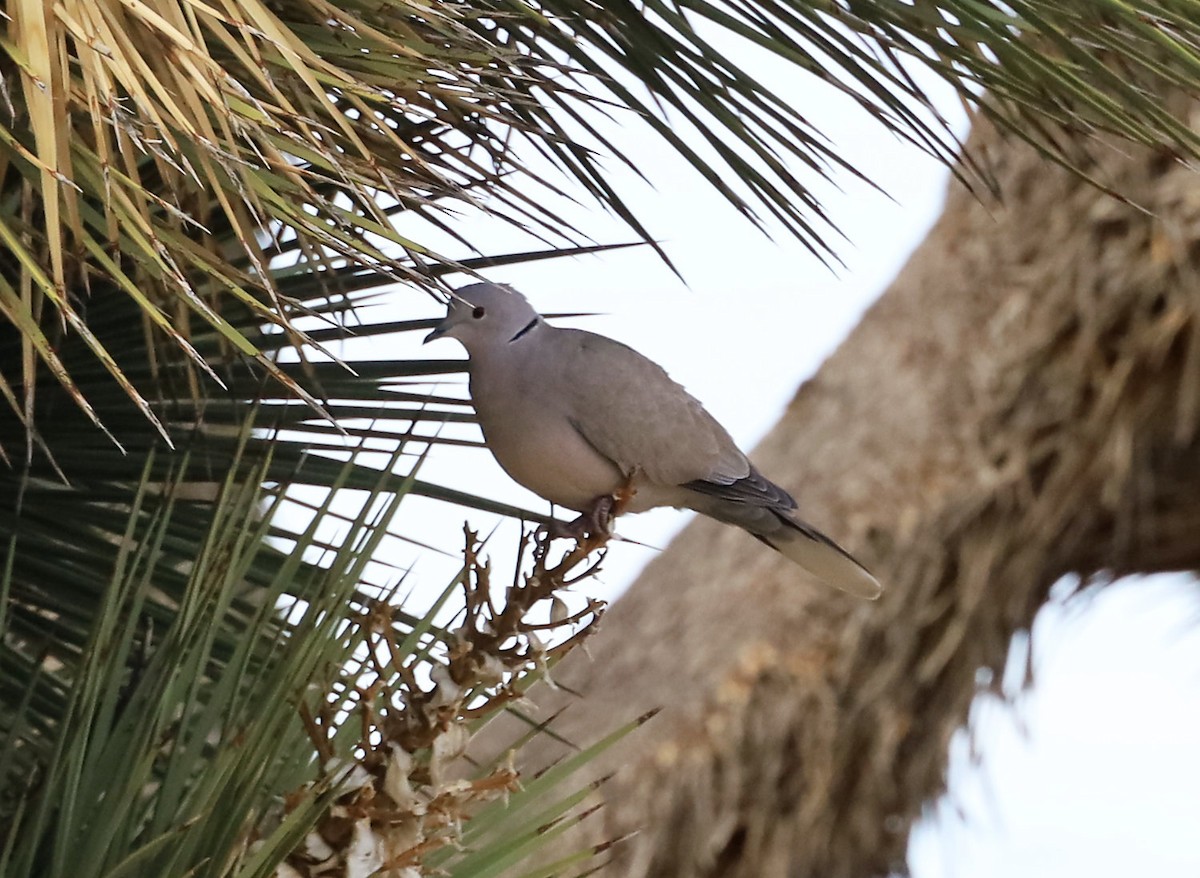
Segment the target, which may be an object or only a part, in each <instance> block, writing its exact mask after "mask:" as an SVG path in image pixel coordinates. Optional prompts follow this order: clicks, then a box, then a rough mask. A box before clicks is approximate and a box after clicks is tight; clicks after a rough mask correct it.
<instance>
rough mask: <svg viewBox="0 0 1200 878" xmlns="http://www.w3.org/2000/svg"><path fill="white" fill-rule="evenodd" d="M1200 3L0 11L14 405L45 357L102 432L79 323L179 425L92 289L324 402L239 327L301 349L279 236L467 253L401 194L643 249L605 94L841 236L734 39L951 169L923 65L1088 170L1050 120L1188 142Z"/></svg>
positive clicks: (0, 192)
mask: <svg viewBox="0 0 1200 878" xmlns="http://www.w3.org/2000/svg"><path fill="white" fill-rule="evenodd" d="M1193 7H1194V4H1193V3H1191V2H1166V0H1163V2H1149V0H1134V2H1128V3H1094V2H1089V0H1077V2H1066V3H1049V2H1020V3H1000V2H991V0H989V2H917V3H912V2H902V0H874V2H865V0H863V2H859V0H854V2H832V0H821V2H812V0H807V2H798V0H797V2H792V0H753V2H751V0H723V2H713V0H679V2H665V0H650V2H647V3H643V4H634V3H630V2H627V0H623V2H618V3H604V4H596V3H592V2H588V0H545V2H542V3H540V4H531V3H528V2H523V0H518V2H510V0H485V2H471V3H444V2H438V3H423V2H411V0H399V2H395V3H388V4H384V5H382V6H380V5H378V4H367V3H358V2H352V3H339V4H330V3H328V2H326V0H286V2H281V3H270V4H267V3H263V2H261V0H228V2H224V3H221V4H217V5H212V4H206V3H197V2H195V0H135V2H130V0H99V2H98V0H65V2H63V3H58V4H53V5H51V6H46V5H45V4H35V3H28V2H21V3H14V4H11V9H10V10H9V23H8V27H7V33H6V38H5V39H4V41H3V42H2V44H0V73H2V74H3V76H4V82H5V84H6V87H5V90H4V95H3V99H4V104H5V109H7V111H8V121H7V124H0V241H2V242H3V247H4V250H5V252H6V253H7V254H8V257H7V259H5V260H4V261H3V264H2V265H0V313H2V314H3V317H4V319H5V321H6V322H7V323H8V324H9V325H10V326H12V327H14V328H16V329H17V331H18V333H19V336H20V339H21V345H22V356H21V357H20V360H19V363H18V365H17V366H16V367H15V368H14V367H12V366H9V367H8V368H7V369H6V370H5V371H4V372H3V373H0V379H2V380H0V396H3V397H4V400H5V403H4V404H5V405H7V406H8V407H9V408H10V409H11V411H12V415H13V416H14V417H16V418H17V419H19V420H23V421H24V422H26V424H27V426H28V427H29V428H30V429H33V427H34V426H35V423H34V421H33V420H32V419H33V418H34V412H33V409H34V408H35V403H34V398H35V396H36V393H37V388H38V387H39V384H40V383H41V381H42V379H44V378H49V379H50V380H51V381H52V382H54V383H57V384H58V385H59V386H61V387H62V388H63V389H64V390H65V391H66V393H67V396H68V398H69V399H70V400H72V402H73V404H74V405H75V406H77V407H78V409H79V411H80V413H81V415H82V416H83V417H84V418H85V419H87V420H88V421H90V422H91V423H92V424H93V426H95V425H100V426H102V427H106V426H107V424H106V422H105V421H104V419H103V418H102V417H100V415H99V414H98V412H97V408H96V405H97V404H96V402H95V401H93V400H92V399H91V398H90V397H89V396H88V395H87V394H86V393H84V392H83V391H82V390H81V388H80V386H79V382H78V380H77V376H76V371H75V370H76V369H77V368H79V364H78V363H74V364H70V365H68V364H65V363H64V362H62V359H61V357H60V355H59V350H58V349H59V346H60V341H61V339H63V338H64V337H67V336H70V337H74V338H77V339H78V340H80V341H81V342H82V343H83V347H84V349H85V350H86V352H87V356H88V359H89V360H90V361H91V363H92V368H95V369H99V370H102V371H103V372H105V373H106V374H107V375H108V376H109V377H110V379H111V381H112V383H113V386H114V388H115V389H116V390H119V391H120V392H121V393H122V394H123V395H124V396H125V397H126V398H127V399H128V400H130V401H131V402H132V404H133V405H134V406H135V407H136V409H137V410H139V411H140V413H141V416H142V417H144V418H145V419H147V420H148V421H149V422H150V423H152V424H155V425H156V427H157V428H159V430H160V433H162V434H164V435H168V434H169V431H168V429H167V428H166V426H165V424H163V423H162V422H161V419H160V416H159V414H158V412H157V411H156V409H155V404H154V403H155V396H156V395H157V394H158V388H157V387H156V385H155V383H154V381H155V376H154V374H153V367H152V363H151V364H148V366H147V369H144V370H143V371H142V372H141V373H140V374H134V373H133V372H132V371H131V370H132V366H131V365H130V364H129V363H128V362H127V361H126V358H124V357H122V351H120V350H119V349H118V348H115V347H114V346H113V342H112V341H111V340H107V339H105V338H104V337H103V336H102V335H101V334H99V333H98V332H97V331H96V330H95V328H94V327H93V326H92V322H91V317H90V312H91V305H92V303H94V301H95V299H96V297H97V296H98V295H100V294H101V292H102V291H103V292H104V294H105V295H110V296H120V297H127V298H128V299H129V300H130V302H131V303H132V304H134V305H135V306H136V309H137V314H138V321H139V323H140V324H141V327H142V330H143V332H144V333H145V334H146V335H147V337H148V338H152V339H154V344H153V345H150V346H151V347H157V346H161V345H162V344H169V345H172V346H174V347H175V348H177V349H178V350H179V351H181V352H182V353H183V354H184V355H185V356H186V358H187V359H188V361H189V362H190V363H191V364H192V368H193V369H194V370H195V375H194V376H192V377H191V378H190V380H191V382H192V383H193V385H194V386H193V390H195V389H196V386H198V385H200V384H205V383H208V382H217V381H219V380H220V376H219V375H218V374H217V369H216V367H213V366H208V365H206V363H207V361H206V358H205V356H204V354H203V353H201V352H200V351H199V350H198V349H197V348H196V347H195V345H194V343H193V336H195V335H197V334H200V333H215V334H216V335H217V336H219V337H220V338H221V340H222V342H223V343H224V344H225V345H226V346H227V347H228V348H229V350H231V351H236V352H237V353H238V354H239V355H240V356H243V357H246V358H249V359H251V360H254V361H256V362H257V364H258V367H259V369H260V370H261V371H262V372H264V373H265V374H266V375H268V376H269V377H270V378H271V380H273V381H275V382H278V383H279V384H280V385H281V386H282V387H284V388H286V389H287V390H288V392H289V393H290V394H291V395H293V396H296V397H297V398H301V399H306V400H307V401H308V402H309V403H310V404H311V405H313V406H315V407H317V408H318V409H319V408H320V400H319V398H318V397H317V396H314V395H313V394H312V392H311V390H310V389H309V388H308V387H307V386H306V385H305V384H304V383H303V382H299V381H298V380H297V378H296V376H295V375H294V374H292V373H289V372H288V371H287V370H284V369H281V368H278V367H277V365H276V362H275V360H274V359H273V358H272V357H271V355H270V352H269V351H268V350H266V349H264V348H263V347H262V346H261V345H260V344H259V343H258V341H257V340H256V339H255V338H253V337H252V334H248V333H247V331H246V329H245V326H244V325H239V324H238V323H237V322H236V321H234V320H231V319H230V314H231V313H236V314H239V315H241V314H243V312H244V314H245V315H248V316H249V317H251V318H252V319H253V320H254V321H258V322H259V323H266V324H273V325H276V326H278V327H280V328H281V330H282V331H283V333H284V336H285V337H286V338H288V339H289V340H290V341H291V342H292V343H293V344H299V343H302V342H303V341H304V333H303V331H302V330H301V329H300V328H298V325H297V322H296V321H297V319H298V318H299V317H301V316H303V314H304V311H303V308H302V307H300V306H298V305H297V303H296V302H294V301H293V300H292V298H291V297H290V295H289V292H288V290H287V289H286V288H283V287H281V286H279V285H278V283H277V281H276V277H277V272H276V266H275V260H278V259H279V258H280V254H291V255H290V256H289V257H288V258H289V259H292V260H293V261H294V260H297V259H298V260H299V261H300V262H303V263H304V264H306V265H307V266H309V267H310V268H311V273H310V276H311V277H312V278H314V279H316V282H318V283H322V282H325V281H329V282H330V283H333V282H334V281H335V280H336V275H337V274H338V273H339V272H355V271H374V272H379V273H382V274H383V275H385V276H387V277H390V278H393V279H395V280H398V281H403V282H407V283H411V284H416V285H424V286H430V285H433V284H434V283H435V282H436V281H435V278H436V276H437V274H438V273H439V272H441V271H445V270H450V269H456V268H461V267H462V266H461V264H460V263H459V262H457V261H456V260H455V259H454V258H451V257H450V256H448V255H446V254H439V253H436V252H433V251H431V250H430V249H429V248H428V247H427V246H425V245H423V244H422V243H421V241H420V240H416V239H414V238H413V237H410V236H409V235H407V234H402V233H400V232H399V231H398V230H397V226H396V224H395V223H394V222H393V221H392V218H393V217H394V216H395V215H396V214H403V215H404V216H405V217H406V218H407V217H411V218H412V219H414V220H417V221H418V222H417V224H416V225H412V224H411V223H409V224H406V227H410V226H411V227H412V228H413V229H414V230H415V231H414V232H413V233H412V234H416V235H417V236H418V237H419V236H420V233H419V229H420V228H421V222H424V223H427V224H429V227H430V228H433V227H436V228H438V229H442V230H445V231H450V232H451V234H452V235H456V236H458V237H459V238H460V240H463V232H462V230H461V229H459V228H458V227H457V224H456V222H455V208H456V206H468V205H469V206H482V207H483V209H484V211H485V212H486V213H487V214H489V215H491V216H493V217H498V218H500V219H502V220H503V221H506V222H510V223H513V224H515V225H516V226H518V227H520V228H522V229H525V230H527V231H528V232H529V233H530V234H532V235H535V236H542V237H544V238H546V239H547V240H553V241H555V242H556V243H562V242H563V241H567V242H571V241H578V240H579V234H578V232H577V230H575V229H573V228H572V227H571V226H570V225H569V224H568V223H567V222H566V221H564V220H563V219H562V218H561V217H560V216H558V215H557V214H555V213H554V212H553V211H552V209H551V208H549V207H548V204H549V200H548V199H547V197H546V196H547V195H548V194H551V193H554V192H556V191H564V192H565V191H567V190H568V189H572V188H574V187H579V186H582V188H583V191H584V192H586V193H588V194H589V195H590V196H591V197H593V198H595V199H596V200H598V201H599V202H600V203H601V204H603V205H605V206H606V207H608V208H610V209H612V210H613V211H615V212H616V213H617V214H618V215H619V216H621V217H622V218H624V220H625V221H626V222H627V223H628V224H629V225H630V227H631V228H632V229H634V230H635V231H636V232H637V233H638V235H639V236H640V237H641V238H642V239H643V240H645V241H647V242H649V241H651V238H650V236H649V234H648V233H647V232H646V230H645V229H643V228H642V226H641V225H640V224H639V220H638V218H637V217H636V216H635V215H634V214H633V213H632V212H631V211H630V210H629V209H628V207H627V206H626V205H625V203H624V201H623V200H622V194H621V193H620V192H619V191H617V190H616V189H615V188H614V186H613V185H612V184H611V183H610V182H609V179H608V175H607V174H606V172H605V166H604V161H605V158H604V154H605V153H608V154H609V155H610V156H611V157H612V158H614V159H615V160H617V161H620V162H623V163H624V164H626V165H628V166H630V167H632V168H634V169H635V170H636V168H637V157H636V156H635V155H631V154H629V153H628V151H627V150H626V149H625V148H623V146H622V143H621V141H620V137H619V134H617V133H614V132H615V131H619V128H616V129H614V126H612V125H610V124H607V123H606V122H605V121H604V118H603V117H604V115H606V114H613V115H616V116H618V117H625V116H629V115H631V114H632V115H633V116H636V117H637V118H640V119H642V120H644V121H645V122H646V123H647V124H649V125H651V126H652V127H653V128H654V129H655V130H656V131H657V132H658V133H659V134H660V135H661V136H662V137H663V138H665V139H666V140H667V141H668V142H669V143H670V144H671V146H672V147H673V148H674V149H675V150H677V151H678V152H679V154H680V155H681V156H682V157H683V158H684V159H685V160H686V161H687V162H688V163H689V164H690V165H692V166H693V167H694V168H695V169H696V170H697V171H698V172H699V173H700V174H701V175H702V176H703V177H704V179H706V180H707V181H708V183H709V184H710V185H712V186H714V187H715V188H716V189H718V190H719V191H720V192H722V193H723V194H724V195H725V197H726V198H727V199H728V200H729V201H730V202H731V203H732V204H733V205H734V206H735V207H736V208H737V209H738V210H740V211H741V212H742V213H743V214H745V215H746V216H747V217H749V218H750V219H752V220H753V221H756V222H761V221H765V220H766V218H767V217H773V218H774V219H775V220H777V221H778V222H780V223H782V224H783V226H784V227H786V228H787V229H789V230H790V231H791V232H792V233H794V234H796V235H797V236H799V238H800V239H801V240H803V241H804V242H805V243H806V244H807V245H808V246H809V247H811V248H812V249H813V250H814V251H815V252H818V253H821V254H823V255H824V256H826V257H830V256H832V255H833V249H832V246H831V244H830V240H829V239H830V235H831V233H832V232H833V230H832V228H831V227H830V225H829V223H828V220H827V218H826V216H825V214H824V213H823V210H822V207H821V204H820V202H819V201H818V200H817V198H816V196H815V195H814V194H813V191H812V188H811V184H812V182H813V181H814V179H817V178H820V177H823V176H827V175H829V174H830V173H832V172H833V171H835V170H838V169H843V170H844V169H847V165H846V162H845V161H843V159H842V158H841V157H840V155H839V152H838V149H837V146H836V145H835V144H830V143H828V142H827V141H826V140H825V138H823V137H822V135H821V132H820V130H819V128H818V127H817V126H816V125H815V124H814V122H813V121H812V120H810V119H808V118H807V117H806V115H805V112H804V108H803V107H800V106H794V105H792V104H791V103H789V102H788V101H787V100H785V99H784V98H782V97H781V96H780V95H779V90H778V89H777V88H775V87H774V86H773V85H772V84H771V83H769V82H765V81H764V80H763V79H762V77H760V76H758V75H756V73H755V71H754V70H753V69H752V68H751V67H750V66H748V65H741V64H738V63H736V62H735V61H733V60H731V52H730V49H731V48H733V47H735V46H736V45H738V44H744V45H748V46H754V47H757V48H758V49H759V50H761V51H763V52H766V53H768V54H770V55H773V56H775V57H776V58H777V59H779V60H781V61H782V62H784V63H785V64H786V65H788V67H789V68H790V69H793V70H794V71H795V74H796V75H797V76H809V77H812V78H813V81H814V82H818V81H819V82H823V83H824V84H825V85H827V86H829V87H832V88H835V89H837V90H840V91H842V92H844V93H846V94H847V95H848V96H849V97H850V99H851V100H853V101H855V102H856V103H857V104H859V105H860V106H861V107H862V108H863V110H864V111H865V112H867V113H869V114H870V115H871V116H873V117H874V118H875V119H876V120H877V121H878V122H879V123H880V124H881V125H882V126H883V128H884V129H885V130H889V131H891V132H893V133H895V134H897V135H898V136H901V137H904V138H907V139H909V140H912V141H913V142H915V143H917V144H918V145H920V146H921V147H922V148H924V149H926V150H927V151H929V152H930V153H932V154H934V155H936V156H938V157H940V158H942V159H946V160H948V159H950V158H952V157H953V156H954V154H955V152H956V151H957V149H958V144H957V142H956V140H955V138H954V136H953V135H952V134H951V132H950V131H949V129H948V128H947V126H946V125H945V123H944V122H943V120H942V119H941V118H940V117H939V116H938V114H937V112H936V109H935V108H934V106H933V104H932V101H931V100H930V99H929V96H928V95H927V94H926V93H925V92H924V91H923V89H922V88H921V86H920V85H918V84H917V82H916V80H915V79H914V78H913V77H912V76H911V69H912V67H913V65H920V66H925V67H929V68H931V69H932V70H934V71H935V72H936V73H937V74H938V75H940V76H941V77H943V78H944V79H946V80H948V81H949V82H951V83H952V84H953V86H954V87H955V88H956V89H957V90H958V91H959V93H960V94H961V95H962V97H963V99H964V100H965V101H967V102H968V103H970V104H971V105H972V106H974V107H976V108H977V109H978V110H979V111H980V112H982V113H984V114H986V115H988V116H990V117H992V118H993V119H995V120H997V121H998V122H999V123H1000V124H1002V125H1004V126H1005V127H1007V128H1008V129H1009V130H1011V131H1013V132H1015V133H1016V134H1017V135H1018V136H1021V137H1025V138H1028V139H1030V140H1031V141H1032V142H1035V143H1037V144H1038V145H1039V147H1040V148H1042V149H1044V150H1045V151H1046V153H1047V155H1049V156H1051V157H1052V158H1055V159H1057V160H1060V161H1064V162H1068V163H1070V164H1072V165H1075V166H1079V165H1080V161H1081V160H1080V159H1079V157H1078V156H1075V155H1067V154H1065V153H1064V152H1063V149H1064V147H1062V146H1061V145H1060V144H1059V142H1058V140H1057V139H1056V138H1055V137H1054V136H1053V134H1052V133H1051V131H1052V128H1051V126H1050V125H1049V124H1048V123H1053V124H1055V125H1067V126H1070V127H1072V128H1075V129H1082V130H1091V131H1099V130H1104V131H1113V132H1117V133H1119V134H1121V135H1123V136H1125V137H1129V138H1131V139H1134V140H1138V141H1143V142H1156V143H1158V142H1161V143H1164V144H1167V145H1169V146H1171V147H1172V148H1173V149H1175V150H1177V151H1178V152H1179V153H1180V154H1181V155H1186V156H1194V155H1195V153H1196V146H1197V135H1196V133H1195V132H1194V131H1193V130H1192V129H1191V128H1190V127H1189V126H1188V125H1187V124H1186V123H1185V122H1184V121H1183V120H1181V119H1179V118H1177V117H1176V116H1175V115H1174V114H1173V113H1172V112H1171V110H1170V108H1167V107H1164V106H1163V105H1162V103H1161V101H1160V100H1159V99H1158V97H1157V94H1158V92H1157V91H1156V87H1157V85H1158V84H1160V83H1162V82H1170V83H1172V84H1176V85H1179V86H1182V87H1184V88H1185V89H1187V90H1191V91H1193V92H1194V91H1196V90H1197V85H1200V52H1198V51H1197V45H1198V44H1200V41H1198V40H1197V37H1198V36H1200V24H1198V23H1197V22H1198V21H1200V16H1197V15H1196V14H1195V12H1196V10H1195V9H1194V8H1193ZM619 121H621V122H624V121H625V119H624V118H620V119H619ZM538 156H542V157H544V158H547V159H549V161H550V164H551V165H552V166H554V170H550V169H548V168H547V167H546V166H545V163H544V162H543V161H541V160H540V159H537V157H538ZM1080 169H1081V170H1082V171H1084V172H1086V168H1083V167H1080ZM849 170H851V171H853V172H855V173H861V174H863V175H864V176H868V177H869V169H855V168H849ZM466 243H467V244H469V240H468V241H466ZM147 370H148V371H149V375H147Z"/></svg>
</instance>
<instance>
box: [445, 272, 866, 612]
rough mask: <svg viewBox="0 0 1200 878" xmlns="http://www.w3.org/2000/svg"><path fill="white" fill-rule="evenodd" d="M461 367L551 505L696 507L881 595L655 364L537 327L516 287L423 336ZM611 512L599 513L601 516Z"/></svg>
mask: <svg viewBox="0 0 1200 878" xmlns="http://www.w3.org/2000/svg"><path fill="white" fill-rule="evenodd" d="M443 336H445V337H449V338H455V339H458V340H459V341H460V342H461V343H462V345H463V347H465V348H466V349H467V354H468V355H469V357H470V374H471V398H472V401H473V402H474V404H475V410H476V413H477V414H478V416H479V424H480V426H481V427H482V428H483V435H484V438H485V439H486V440H487V444H488V447H489V448H490V449H491V451H492V453H493V454H494V455H495V456H496V460H498V461H499V462H500V465H501V466H502V467H503V468H504V469H505V471H506V472H507V473H508V474H509V475H510V476H512V477H513V479H515V480H516V481H518V482H520V483H521V484H522V485H524V486H525V487H526V488H529V489H530V490H531V491H533V492H534V493H535V494H538V495H540V496H541V497H543V498H545V499H546V500H549V501H550V502H551V503H555V504H558V505H559V506H565V507H567V508H568V509H574V510H576V511H578V512H584V513H588V512H591V513H593V514H595V510H596V509H597V505H598V504H604V503H605V502H606V501H607V502H608V503H610V504H611V498H612V497H613V496H614V494H615V493H616V492H618V491H621V490H622V489H623V488H625V487H631V488H632V489H633V490H634V492H635V493H634V494H633V496H632V497H631V498H630V499H629V501H628V505H627V506H626V507H625V511H629V512H644V511H645V510H647V509H652V508H654V507H656V506H675V507H678V508H686V509H694V510H695V511H697V512H700V513H702V514H704V515H707V516H710V517H711V518H715V519H717V520H718V521H723V522H726V523H728V524H734V525H737V526H738V527H741V528H743V529H745V530H746V531H748V532H749V533H751V534H752V535H753V536H755V537H756V538H758V539H759V540H761V541H762V542H764V543H766V544H767V545H768V546H770V547H771V548H773V549H775V550H776V551H778V552H780V553H781V554H783V555H784V556H786V557H787V558H789V559H791V560H792V561H794V562H796V563H797V564H799V565H800V566H801V567H803V568H804V569H805V570H807V571H808V572H809V573H812V574H813V575H814V576H816V577H818V578H819V579H821V580H823V581H825V582H827V583H828V584H830V585H833V586H836V587H837V588H840V589H843V590H844V591H847V592H850V593H851V594H855V595H859V596H861V597H866V598H875V597H878V596H879V592H880V585H879V582H878V580H876V579H875V577H873V576H872V575H871V574H870V573H869V572H867V570H865V569H864V568H863V567H862V565H860V564H859V563H858V562H857V561H855V560H854V559H853V558H852V557H851V556H850V555H849V553H847V552H846V551H845V550H844V549H842V548H841V547H840V546H838V545H837V543H835V542H834V541H833V540H831V539H829V537H827V536H825V535H824V534H822V533H820V532H819V531H817V530H815V529H814V528H812V527H810V526H809V525H807V524H805V523H804V522H803V521H800V520H799V519H798V518H796V515H795V513H796V501H795V500H793V499H792V497H791V495H790V494H788V492H787V491H785V490H783V488H780V487H779V486H778V485H775V484H773V483H772V482H770V481H768V480H767V479H765V478H764V477H763V476H762V475H761V474H760V473H759V472H758V470H756V469H755V468H754V466H753V465H752V464H751V463H750V461H749V460H747V459H746V455H745V454H743V453H742V452H741V451H740V450H739V449H738V447H737V445H735V444H734V442H733V439H732V438H730V436H729V434H728V433H727V432H726V431H725V428H724V427H722V426H721V425H720V424H718V423H717V421H716V419H714V418H713V417H712V415H710V414H709V413H708V412H706V411H705V410H704V407H703V406H702V405H700V403H699V402H698V401H697V400H696V399H695V398H694V397H692V396H691V394H689V393H688V392H687V391H686V390H684V389H683V387H681V386H680V385H678V384H676V383H675V382H674V381H672V380H671V378H670V377H669V376H668V375H667V373H666V372H665V371H664V370H663V369H662V367H661V366H659V365H657V364H656V363H654V362H652V361H650V360H648V359H646V358H645V357H643V356H642V355H641V354H639V353H638V352H637V351H635V350H633V349H632V348H630V347H627V346H626V345H623V344H621V343H620V342H616V341H613V340H612V339H610V338H605V337H604V336H602V335H596V334H595V333H592V332H585V331H583V330H580V329H560V328H558V327H554V326H551V325H549V324H548V323H546V321H545V320H543V319H542V318H541V316H539V315H538V313H537V312H536V311H534V310H533V308H532V307H531V306H530V304H529V303H528V302H527V301H525V298H524V297H523V296H522V295H521V294H520V293H518V292H516V291H515V290H512V289H510V288H508V287H504V286H500V285H497V284H491V283H478V284H471V285H470V286H466V287H463V288H462V289H460V290H458V291H457V293H455V295H454V297H453V298H452V299H451V300H450V304H449V308H448V310H447V313H446V319H445V320H443V321H442V322H441V323H440V324H438V326H437V327H436V328H435V329H434V330H433V332H431V333H430V334H429V336H428V337H427V338H426V339H425V340H426V341H427V342H428V341H432V340H433V339H436V338H441V337H443ZM605 508H607V507H605Z"/></svg>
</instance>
